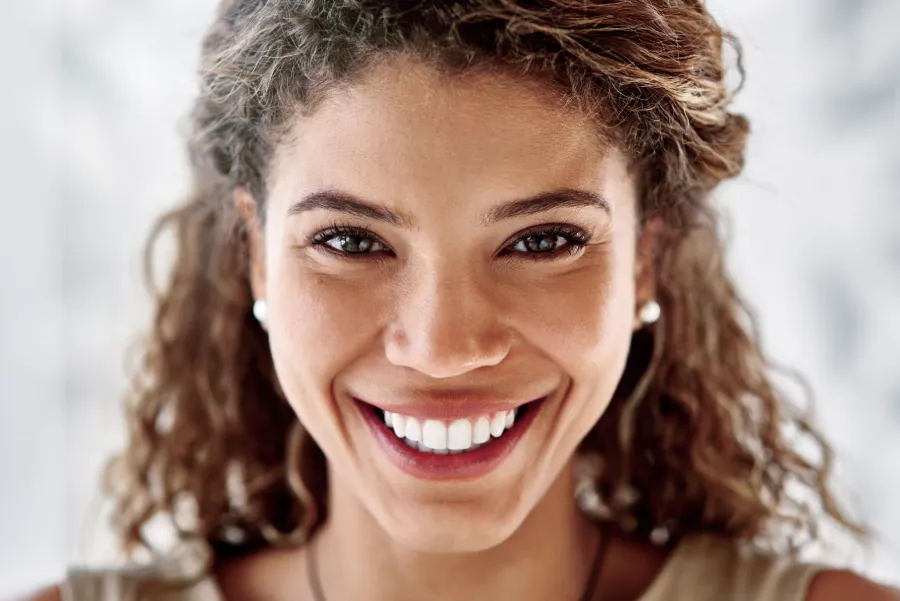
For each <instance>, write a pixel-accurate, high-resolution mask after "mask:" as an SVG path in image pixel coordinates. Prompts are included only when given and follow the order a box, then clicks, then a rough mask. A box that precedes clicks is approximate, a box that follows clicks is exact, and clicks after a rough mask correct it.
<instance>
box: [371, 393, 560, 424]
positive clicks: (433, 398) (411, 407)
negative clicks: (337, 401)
mask: <svg viewBox="0 0 900 601" xmlns="http://www.w3.org/2000/svg"><path fill="white" fill-rule="evenodd" d="M546 396H547V395H544V396H538V397H501V396H497V395H473V394H471V393H467V394H459V393H448V392H443V393H429V394H420V395H415V396H409V395H407V396H404V397H402V398H401V397H392V398H391V399H377V400H376V399H373V398H368V397H364V396H356V395H353V398H354V399H355V400H357V401H360V402H362V403H365V404H367V405H371V406H373V407H377V408H378V409H381V410H383V411H390V412H391V413H399V414H400V415H406V416H409V417H415V418H418V419H437V420H444V421H453V420H455V419H469V418H473V417H480V416H482V415H484V416H491V415H493V414H494V413H497V412H499V411H509V410H510V409H517V408H518V407H521V406H522V405H526V404H528V403H531V402H533V401H539V400H541V399H543V398H545V397H546Z"/></svg>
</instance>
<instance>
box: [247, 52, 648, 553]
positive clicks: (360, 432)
mask: <svg viewBox="0 0 900 601" xmlns="http://www.w3.org/2000/svg"><path fill="white" fill-rule="evenodd" d="M548 98H549V97H548V96H543V95H541V94H539V93H538V92H537V91H535V89H534V88H533V87H528V86H524V85H522V84H519V83H515V82H513V81H511V80H506V79H501V78H500V77H499V76H493V78H487V77H484V76H480V77H473V78H471V79H469V80H466V81H461V80H456V81H449V80H446V79H442V78H441V77H440V76H439V75H436V74H434V73H433V72H432V71H430V70H429V69H427V68H426V67H424V66H419V65H416V64H411V63H404V64H399V63H394V64H384V65H381V66H379V67H377V68H375V69H373V70H372V71H370V72H369V74H368V76H367V77H366V78H365V79H364V80H363V81H362V82H360V83H359V84H358V85H354V86H353V87H352V88H350V89H346V90H343V91H341V92H339V93H336V94H334V95H333V96H331V97H330V99H329V100H328V101H326V102H325V104H323V105H322V106H321V107H320V108H319V109H318V110H317V111H316V112H315V113H314V114H313V115H312V116H308V117H299V116H298V117H297V118H296V121H295V122H294V123H293V129H292V132H291V133H292V135H291V136H289V137H288V139H287V140H286V141H285V143H284V144H283V145H282V146H281V147H280V148H279V150H278V152H277V153H276V159H275V162H274V164H273V168H272V171H271V175H270V181H269V189H270V196H269V198H268V199H267V203H268V205H267V209H266V221H265V224H264V228H263V236H262V237H258V238H259V240H258V241H257V243H256V247H255V249H254V270H253V273H254V275H253V278H254V289H255V293H256V295H257V296H258V297H260V298H265V299H266V300H267V301H268V305H269V311H268V317H267V321H266V326H267V329H268V331H269V338H270V342H271V348H272V355H273V358H274V362H275V367H276V370H277V373H278V378H279V380H280V383H281V385H282V387H283V389H284V392H285V394H286V396H287V399H288V400H289V402H290V403H291V405H292V406H293V407H294V409H295V411H296V413H297V414H298V416H299V417H300V419H301V421H302V422H303V424H304V425H305V426H306V427H307V429H308V430H309V432H310V433H311V434H312V436H313V437H314V438H315V440H316V441H317V442H318V444H319V445H320V446H321V447H322V449H323V450H324V452H325V454H326V456H327V457H328V460H329V462H330V466H331V473H332V474H333V475H334V477H336V478H338V479H339V482H335V483H333V484H334V486H335V488H336V489H340V490H342V491H350V492H352V494H353V495H355V497H356V498H357V500H358V502H359V503H361V504H362V505H363V506H364V507H365V508H366V509H367V510H368V512H369V513H371V515H372V516H374V518H375V519H376V520H377V522H378V523H379V524H380V525H381V526H382V527H383V528H384V529H385V530H386V531H387V532H388V533H390V535H391V536H393V537H394V538H395V539H396V540H398V541H399V542H402V543H405V544H408V545H410V546H412V547H413V548H416V549H421V550H445V551H446V550H454V551H473V550H478V549H484V548H488V547H490V546H493V545H496V544H498V543H499V542H501V541H502V540H504V539H505V538H506V537H508V536H510V535H511V534H512V532H514V531H515V529H516V528H517V527H518V526H519V525H520V524H521V523H522V521H523V520H524V519H525V517H526V516H527V515H528V513H529V512H530V511H531V510H532V509H533V508H534V507H535V505H536V504H537V503H538V501H539V500H540V499H541V498H542V496H543V495H544V493H545V492H546V491H547V490H548V489H549V487H550V485H551V484H552V483H553V482H554V480H555V479H556V478H557V477H558V476H559V474H560V473H561V470H562V469H563V468H564V466H567V465H569V462H570V460H571V458H572V456H573V453H574V451H575V449H576V446H577V445H578V443H579V442H580V441H581V439H582V438H583V437H584V436H585V434H586V433H587V432H588V430H590V428H591V427H592V426H593V425H594V423H595V422H596V421H597V419H598V418H599V417H600V415H601V414H602V413H603V411H604V409H605V408H606V406H607V404H608V402H609V399H610V397H611V396H612V393H613V391H614V389H615V387H616V384H617V382H618V380H619V377H620V376H621V374H622V371H623V369H624V365H625V360H626V356H627V353H628V348H629V344H630V338H631V334H632V330H633V327H634V323H635V317H634V316H635V302H636V300H635V289H636V276H637V268H638V265H637V264H636V242H637V240H636V214H635V191H634V186H633V182H632V180H631V178H630V176H629V174H628V173H627V172H626V164H625V162H624V160H623V158H622V157H621V156H620V154H619V153H618V152H616V151H615V150H613V149H611V148H604V147H603V146H602V145H601V144H600V143H599V142H598V138H597V137H596V136H595V135H594V131H595V130H594V129H593V128H592V126H591V125H590V123H589V122H588V121H587V120H584V119H582V118H580V117H578V116H576V115H573V114H572V113H569V112H565V111H563V110H561V109H557V108H554V106H553V105H552V104H551V103H550V102H549V100H548ZM335 227H337V228H338V229H337V230H336V231H335V230H332V231H330V232H329V230H330V229H332V228H335ZM341 228H343V229H341ZM540 399H542V400H540ZM386 411H389V412H391V414H392V416H391V417H388V415H387V413H386ZM510 414H512V415H510ZM398 416H402V417H398ZM510 418H511V421H512V426H511V427H510V426H509V421H508V420H510ZM386 419H390V421H391V426H390V427H389V426H388V425H387V424H386V423H385V420H386ZM485 439H487V442H485ZM413 447H415V448H413ZM422 447H424V449H425V450H422ZM447 447H449V448H447ZM432 450H433V451H436V452H433V451H432Z"/></svg>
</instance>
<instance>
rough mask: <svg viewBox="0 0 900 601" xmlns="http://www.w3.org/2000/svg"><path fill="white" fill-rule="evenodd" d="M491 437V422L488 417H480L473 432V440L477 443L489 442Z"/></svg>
mask: <svg viewBox="0 0 900 601" xmlns="http://www.w3.org/2000/svg"><path fill="white" fill-rule="evenodd" d="M490 438H491V422H490V420H488V418H486V417H479V418H478V421H477V422H475V428H474V430H473V432H472V442H473V443H475V444H476V445H478V444H481V443H483V442H487V441H488V440H490Z"/></svg>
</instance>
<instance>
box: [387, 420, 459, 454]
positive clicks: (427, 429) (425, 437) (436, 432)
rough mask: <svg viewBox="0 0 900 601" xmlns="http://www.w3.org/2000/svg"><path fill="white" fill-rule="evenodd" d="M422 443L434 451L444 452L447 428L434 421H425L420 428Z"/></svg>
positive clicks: (441, 423)
mask: <svg viewBox="0 0 900 601" xmlns="http://www.w3.org/2000/svg"><path fill="white" fill-rule="evenodd" d="M395 419H396V418H395ZM422 443H423V444H424V445H425V446H426V447H428V448H429V449H434V450H435V451H440V450H445V449H446V448H447V426H445V425H444V423H443V422H439V421H437V420H435V419H427V420H425V425H423V426H422Z"/></svg>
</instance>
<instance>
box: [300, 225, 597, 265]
mask: <svg viewBox="0 0 900 601" xmlns="http://www.w3.org/2000/svg"><path fill="white" fill-rule="evenodd" d="M339 236H352V237H358V238H363V239H366V240H371V241H374V242H376V243H378V244H380V245H382V246H384V247H385V248H386V249H387V250H388V251H389V252H392V251H390V248H389V247H388V245H387V244H385V243H384V242H382V241H381V240H380V239H379V238H378V237H377V236H375V235H374V234H373V233H372V232H370V231H368V230H366V229H363V228H359V227H356V226H353V225H349V224H342V223H332V225H331V226H330V227H329V228H327V229H324V230H321V231H319V232H316V233H315V234H313V235H312V236H310V238H309V240H308V243H309V244H310V245H311V246H316V247H321V250H322V251H323V252H328V253H332V254H334V255H336V256H338V257H341V258H347V259H352V258H353V257H355V256H360V257H362V256H364V255H372V254H375V253H371V252H365V251H363V252H358V253H352V252H346V251H341V250H338V249H336V248H334V247H332V246H329V245H328V244H326V243H327V242H328V241H329V240H331V239H333V238H336V237H339ZM546 236H561V237H562V238H565V240H566V245H565V246H564V247H563V248H562V249H560V250H554V251H549V252H538V251H526V252H520V251H509V252H507V249H510V248H511V247H513V246H516V245H518V244H519V243H520V242H522V241H523V240H526V239H528V238H531V237H537V238H542V237H546ZM592 237H593V234H592V233H588V232H585V231H584V230H583V229H581V228H579V227H575V226H573V225H568V224H564V223H554V224H549V225H542V226H539V227H537V228H534V229H532V230H530V231H526V232H524V233H523V234H522V235H520V236H519V237H518V238H516V239H515V241H514V242H513V243H512V244H511V245H509V246H507V247H506V249H504V251H503V253H502V254H504V255H505V254H518V255H522V258H524V259H526V260H529V261H552V260H554V259H560V258H563V257H567V256H572V255H574V254H576V253H577V252H578V251H580V250H581V249H582V248H584V246H586V245H587V244H588V243H589V242H590V240H591V238H592Z"/></svg>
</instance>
